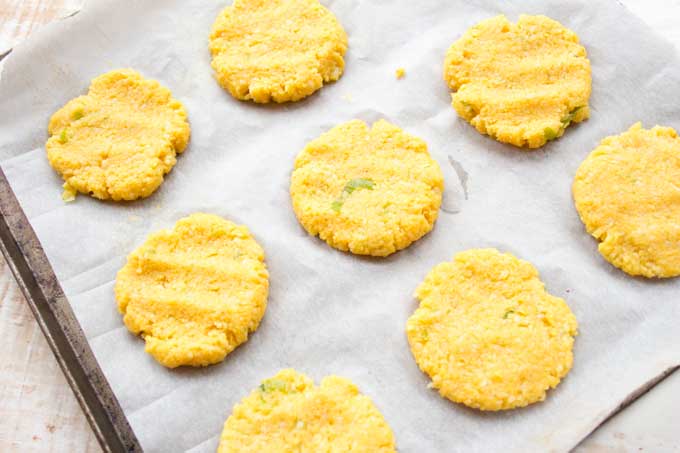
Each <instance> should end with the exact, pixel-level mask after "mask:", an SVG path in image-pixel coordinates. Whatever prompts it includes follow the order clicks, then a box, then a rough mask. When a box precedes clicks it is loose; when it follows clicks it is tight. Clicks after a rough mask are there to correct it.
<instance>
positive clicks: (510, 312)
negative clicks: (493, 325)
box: [503, 310, 515, 319]
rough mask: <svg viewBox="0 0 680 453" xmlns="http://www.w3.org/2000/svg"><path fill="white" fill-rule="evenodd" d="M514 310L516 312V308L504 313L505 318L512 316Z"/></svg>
mask: <svg viewBox="0 0 680 453" xmlns="http://www.w3.org/2000/svg"><path fill="white" fill-rule="evenodd" d="M514 312H515V310H508V311H506V312H505V314H504V315H503V319H508V316H510V315H511V314H512V313H514Z"/></svg>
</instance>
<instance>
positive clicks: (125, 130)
mask: <svg viewBox="0 0 680 453" xmlns="http://www.w3.org/2000/svg"><path fill="white" fill-rule="evenodd" d="M48 130H49V133H50V138H49V139H48V140H47V145H46V148H47V158H48V159H49V162H50V165H52V167H53V168H54V169H55V170H56V171H57V172H58V173H59V174H60V175H61V176H62V177H63V178H64V180H65V181H66V183H65V184H64V199H65V200H71V199H73V197H74V196H75V195H76V193H77V192H81V193H86V194H87V193H89V194H90V195H92V196H93V197H95V198H99V199H102V200H108V199H112V200H134V199H136V198H140V197H148V196H149V195H151V194H152V193H153V191H154V190H156V189H157V188H158V186H160V185H161V183H162V182H163V176H164V175H165V174H166V173H168V172H169V171H170V170H171V169H172V167H173V166H174V165H175V162H176V159H175V156H176V154H177V153H181V152H182V151H184V148H186V146H187V141H188V140H189V132H190V129H189V123H188V122H187V114H186V111H185V110H184V107H183V106H182V104H181V103H180V102H179V101H177V100H176V99H174V98H173V97H172V95H171V93H170V91H169V90H168V89H167V88H165V87H163V86H161V85H160V84H159V83H158V82H156V81H155V80H149V79H145V78H143V77H142V76H141V75H139V73H137V72H135V71H133V70H131V69H121V70H117V71H111V72H107V73H106V74H104V75H101V76H99V77H97V78H95V79H94V80H92V84H91V85H90V90H89V92H88V93H87V94H86V95H85V96H80V97H77V98H75V99H73V100H71V101H69V102H68V103H67V104H66V105H65V106H64V107H62V108H61V109H59V110H58V111H57V112H56V113H55V114H54V115H53V116H52V118H51V119H50V124H49V128H48Z"/></svg>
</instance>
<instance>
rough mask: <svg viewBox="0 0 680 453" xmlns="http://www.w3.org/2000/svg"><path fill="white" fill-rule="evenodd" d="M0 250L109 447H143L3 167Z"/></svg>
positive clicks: (110, 449)
mask: <svg viewBox="0 0 680 453" xmlns="http://www.w3.org/2000/svg"><path fill="white" fill-rule="evenodd" d="M0 249H2V254H3V255H4V256H5V258H6V260H7V262H8V264H9V267H10V269H11V270H12V273H13V274H14V277H15V278H16V281H17V283H18V285H19V287H20V288H21V292H22V293H23V294H24V296H25V297H26V301H27V302H28V305H29V306H30V307H31V311H32V312H33V315H34V316H35V319H36V321H37V322H38V325H39V326H40V329H41V330H42V332H43V334H44V335H45V339H46V340H47V343H48V344H49V345H50V348H51V349H52V352H53V353H54V356H55V358H56V359H57V362H58V363H59V366H60V367H61V370H62V371H63V373H64V376H65V377H66V380H67V381H68V383H69V385H70V386H71V389H73V393H74V394H75V396H76V399H77V400H78V403H80V407H81V408H82V410H83V412H84V414H85V417H86V418H87V420H88V422H89V423H90V426H91V427H92V430H93V431H94V434H95V436H96V437H97V440H98V441H99V443H100V445H101V447H102V449H103V450H104V451H105V452H111V453H119V452H142V451H143V450H142V447H141V446H140V444H139V441H138V440H137V437H136V436H135V433H134V432H133V431H132V428H131V427H130V424H129V423H128V420H127V418H126V417H125V415H124V414H123V410H122V408H121V407H120V404H119V403H118V399H117V398H116V396H115V395H114V394H113V391H112V390H111V387H110V386H109V383H108V381H107V380H106V378H105V377H104V373H103V372H102V370H101V368H99V364H98V363H97V360H96V359H95V357H94V354H93V353H92V350H91V349H90V346H89V344H88V342H87V338H86V337H85V334H84V332H83V330H82V329H81V328H80V324H78V321H77V319H76V317H75V315H74V313H73V311H72V310H71V306H70V304H69V302H68V300H67V299H66V296H65V295H64V291H63V290H62V289H61V285H60V284H59V282H58V280H57V277H56V276H55V274H54V271H53V270H52V266H50V263H49V261H48V260H47V256H45V252H44V251H43V248H42V246H41V245H40V242H39V241H38V237H37V236H36V234H35V232H34V231H33V228H32V227H31V225H30V223H29V222H28V219H27V218H26V215H25V214H24V211H23V210H22V209H21V206H19V202H18V201H17V199H16V197H15V196H14V193H13V192H12V189H11V187H10V185H9V183H8V181H7V178H6V177H5V174H4V172H3V171H2V169H1V168H0Z"/></svg>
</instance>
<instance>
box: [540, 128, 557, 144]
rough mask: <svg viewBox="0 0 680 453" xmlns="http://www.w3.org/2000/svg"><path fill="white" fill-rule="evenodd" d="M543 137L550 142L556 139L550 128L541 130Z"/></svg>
mask: <svg viewBox="0 0 680 453" xmlns="http://www.w3.org/2000/svg"><path fill="white" fill-rule="evenodd" d="M543 135H545V139H546V140H548V141H550V140H555V139H556V138H557V132H555V130H554V129H553V128H551V127H546V128H545V129H543Z"/></svg>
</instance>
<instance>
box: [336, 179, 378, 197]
mask: <svg viewBox="0 0 680 453" xmlns="http://www.w3.org/2000/svg"><path fill="white" fill-rule="evenodd" d="M373 187H375V183H374V182H373V181H371V180H370V179H363V178H356V179H350V180H349V181H348V182H347V184H345V188H344V189H342V191H343V192H347V193H348V194H350V193H352V192H354V191H355V190H357V189H368V190H373Z"/></svg>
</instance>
